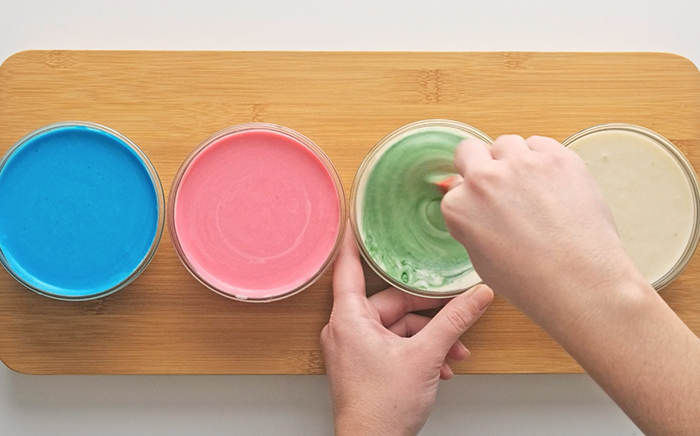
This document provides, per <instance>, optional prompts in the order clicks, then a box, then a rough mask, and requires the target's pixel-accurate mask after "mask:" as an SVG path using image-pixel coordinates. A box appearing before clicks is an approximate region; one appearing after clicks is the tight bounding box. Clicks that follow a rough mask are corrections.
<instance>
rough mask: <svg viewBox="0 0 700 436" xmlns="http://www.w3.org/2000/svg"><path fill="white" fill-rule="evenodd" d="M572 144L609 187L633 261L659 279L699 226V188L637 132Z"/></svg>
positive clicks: (667, 155)
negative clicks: (696, 206)
mask: <svg viewBox="0 0 700 436" xmlns="http://www.w3.org/2000/svg"><path fill="white" fill-rule="evenodd" d="M569 148H571V149H572V150H574V151H575V152H576V153H577V154H578V155H579V156H580V157H581V158H582V159H583V161H584V162H585V163H586V165H587V166H588V169H589V170H590V172H591V173H592V174H593V177H594V178H595V179H596V182H597V183H598V186H599V187H600V189H601V190H602V191H603V196H604V197H605V200H606V201H607V203H608V205H609V206H610V209H611V210H612V214H613V216H614V218H615V224H616V225H617V229H618V232H619V234H620V239H621V240H622V243H623V244H624V246H625V249H626V250H627V252H628V253H629V255H630V256H631V257H632V260H633V261H634V262H635V264H636V265H637V267H638V268H639V269H640V270H641V271H642V273H643V274H644V276H645V277H646V278H647V280H649V283H654V282H656V281H657V280H658V279H660V278H661V277H663V276H664V275H665V274H666V273H667V272H669V271H670V270H671V269H672V268H673V267H674V265H675V264H676V263H677V262H678V260H679V259H680V258H681V256H682V255H683V252H684V251H685V249H686V246H687V245H688V241H689V239H690V237H691V233H692V230H693V225H694V204H693V192H692V190H691V186H690V184H689V182H688V179H687V178H686V175H685V174H684V173H683V169H682V167H681V166H680V164H679V163H678V162H677V161H676V159H675V158H674V157H673V156H672V155H671V154H670V153H669V152H668V151H666V150H665V149H664V148H663V147H662V146H661V145H659V144H658V143H656V142H655V141H654V140H652V139H651V138H648V137H647V136H644V135H642V134H639V133H635V132H629V131H623V130H616V131H601V132H595V133H592V134H589V135H587V136H584V137H582V138H580V139H578V140H576V141H574V142H573V143H571V144H570V145H569Z"/></svg>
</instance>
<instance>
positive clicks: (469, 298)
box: [416, 285, 493, 356]
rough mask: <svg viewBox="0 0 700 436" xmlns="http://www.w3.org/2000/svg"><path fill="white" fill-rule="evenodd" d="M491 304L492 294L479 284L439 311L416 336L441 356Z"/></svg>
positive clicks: (488, 289)
mask: <svg viewBox="0 0 700 436" xmlns="http://www.w3.org/2000/svg"><path fill="white" fill-rule="evenodd" d="M491 301H493V291H492V290H491V288H489V287H488V286H486V285H478V286H475V287H474V288H472V289H470V290H469V291H467V292H465V293H464V294H462V295H459V296H458V297H455V298H454V299H453V300H452V301H450V302H449V303H447V305H446V306H445V307H443V308H442V310H440V312H438V314H437V315H435V317H434V318H433V319H432V320H431V321H430V322H429V323H428V325H426V326H425V327H424V328H423V330H421V331H420V332H419V333H418V334H417V335H416V336H417V337H421V338H420V340H421V341H423V342H424V343H425V344H426V345H425V346H426V348H431V349H433V350H435V352H437V353H439V354H440V355H441V356H446V355H447V352H448V351H449V350H450V348H451V347H452V345H454V343H455V342H457V341H458V340H459V338H460V336H462V335H463V334H464V332H466V331H467V330H468V329H469V327H471V326H472V324H474V323H475V322H476V320H477V319H479V317H480V316H481V315H482V314H483V313H484V312H485V311H486V308H487V307H488V305H489V304H491Z"/></svg>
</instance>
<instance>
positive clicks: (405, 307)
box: [321, 232, 493, 436]
mask: <svg viewBox="0 0 700 436" xmlns="http://www.w3.org/2000/svg"><path fill="white" fill-rule="evenodd" d="M333 296H334V303H333V312H332V313H331V317H330V321H329V323H328V325H326V327H325V328H324V329H323V331H322V332H321V345H322V346H323V354H324V357H325V361H326V370H327V372H328V377H329V381H330V386H331V394H332V398H333V407H334V414H335V423H336V434H337V435H340V436H342V435H346V434H347V435H353V436H362V435H365V434H367V435H376V434H382V435H402V436H404V435H414V434H417V433H418V431H420V429H421V428H422V427H423V425H425V422H426V421H427V420H428V416H429V414H430V411H431V409H432V406H433V404H434V403H435V398H436V394H437V387H438V381H439V380H440V379H443V380H447V379H450V378H451V377H452V376H453V372H452V369H451V368H450V365H449V363H448V362H447V360H446V359H448V358H449V359H453V360H457V361H461V360H464V359H466V358H467V357H468V356H469V351H468V350H467V348H466V347H465V346H464V345H463V344H462V343H461V342H460V341H459V338H460V336H462V334H464V332H465V331H466V330H467V329H468V328H469V327H470V326H471V325H472V324H473V323H474V322H475V321H476V320H477V319H478V318H479V317H480V316H481V315H482V314H483V313H484V311H485V310H486V308H487V307H488V305H489V304H490V303H491V301H492V300H493V291H491V289H490V288H489V287H487V286H485V285H480V286H477V287H475V288H473V289H472V290H470V291H468V292H466V293H464V294H462V295H460V296H458V297H456V298H454V299H453V300H451V301H450V302H449V303H447V305H445V307H444V308H443V309H442V310H441V311H440V312H438V314H437V315H436V316H435V317H434V318H433V319H432V320H431V319H430V318H428V317H425V316H421V315H417V314H415V313H412V312H414V311H417V310H424V309H430V308H436V307H440V306H443V305H444V304H445V301H446V300H437V299H426V298H419V297H415V296H412V295H409V294H406V293H404V292H402V291H399V290H397V289H394V288H389V289H387V290H385V291H382V292H379V293H378V294H375V295H372V296H371V297H369V298H367V297H366V296H365V282H364V275H363V272H362V266H361V264H360V257H359V253H358V250H357V246H356V245H355V241H354V240H353V238H352V234H351V233H350V232H348V234H346V237H345V241H344V244H343V247H342V248H341V251H340V254H339V256H338V259H337V260H336V263H335V270H334V274H333Z"/></svg>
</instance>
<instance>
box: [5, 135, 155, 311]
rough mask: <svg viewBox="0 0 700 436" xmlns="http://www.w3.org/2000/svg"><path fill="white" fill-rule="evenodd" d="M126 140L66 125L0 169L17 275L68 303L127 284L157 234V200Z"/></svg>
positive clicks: (9, 253) (9, 251)
mask: <svg viewBox="0 0 700 436" xmlns="http://www.w3.org/2000/svg"><path fill="white" fill-rule="evenodd" d="M159 188H160V186H158V188H157V187H156V186H155V185H154V183H153V181H152V180H151V178H150V176H149V173H148V170H147V167H146V166H145V164H144V162H143V161H142V159H141V158H140V157H139V156H138V155H137V154H136V153H135V152H134V151H133V150H132V149H131V148H130V147H129V146H128V145H127V144H126V143H125V142H124V141H122V140H121V139H120V138H118V137H116V136H114V135H112V134H109V133H107V132H103V131H101V130H98V129H94V128H90V127H85V126H65V127H59V128H57V129H54V130H50V131H47V132H44V133H41V134H39V135H38V136H35V137H33V138H31V139H29V140H28V141H27V142H25V143H24V144H23V145H21V146H20V147H19V148H17V149H16V150H15V151H14V152H13V154H12V156H10V158H9V159H8V160H7V162H6V164H5V166H4V167H3V168H2V170H0V249H1V250H2V253H3V255H4V256H5V259H6V261H7V263H8V265H9V267H10V269H11V270H12V271H13V272H14V274H15V275H16V276H18V277H19V278H20V279H21V280H22V281H24V282H25V283H26V284H28V285H30V286H31V287H34V288H37V289H39V290H41V291H44V292H46V293H49V294H53V295H55V296H58V297H61V298H89V297H91V296H96V295H99V294H101V293H103V292H106V291H108V290H110V289H111V288H113V287H115V286H117V285H119V284H120V283H122V282H123V281H124V280H125V279H126V278H128V277H129V276H130V275H131V274H132V273H133V272H134V271H135V270H136V269H137V268H138V267H139V265H140V264H141V262H142V261H143V260H144V258H145V257H146V256H147V255H148V253H149V250H150V249H151V246H152V244H153V243H154V240H155V239H156V232H157V231H158V196H157V189H159Z"/></svg>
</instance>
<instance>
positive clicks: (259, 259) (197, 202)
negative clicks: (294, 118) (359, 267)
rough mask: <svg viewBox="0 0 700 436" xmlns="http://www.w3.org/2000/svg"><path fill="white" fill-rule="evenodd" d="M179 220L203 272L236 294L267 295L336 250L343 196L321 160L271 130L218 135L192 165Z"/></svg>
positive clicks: (292, 283)
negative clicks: (340, 195) (340, 204)
mask: <svg viewBox="0 0 700 436" xmlns="http://www.w3.org/2000/svg"><path fill="white" fill-rule="evenodd" d="M174 210H175V213H174V224H175V229H176V233H177V237H178V238H179V242H180V245H181V247H182V250H183V252H184V254H185V256H186V258H187V260H188V261H189V263H190V264H191V266H192V267H193V269H194V270H196V271H197V272H198V273H199V275H200V277H201V278H203V279H204V280H205V281H206V282H208V283H209V284H210V285H211V286H213V287H214V288H216V289H218V290H220V291H221V292H224V293H227V294H230V295H232V296H235V297H237V298H263V299H264V298H269V297H274V296H276V295H280V294H284V293H286V292H290V291H291V290H294V289H295V288H297V287H298V286H300V285H302V284H304V283H305V282H307V281H308V280H309V279H310V278H312V277H313V276H314V274H315V273H316V272H317V271H318V270H319V269H320V268H321V267H322V266H323V264H324V263H325V262H326V260H327V259H328V256H329V255H330V254H331V252H332V250H333V247H334V245H335V242H336V238H337V236H338V232H339V228H340V209H339V203H338V194H337V192H336V188H335V185H334V183H333V179H332V178H331V175H330V173H329V171H328V169H327V168H326V167H325V166H324V164H323V162H322V161H321V160H320V159H319V158H318V157H317V156H316V155H315V154H314V153H313V152H312V151H311V150H309V149H308V148H307V147H306V146H304V144H302V143H300V142H299V141H297V140H296V139H294V138H291V137H289V136H286V135H284V134H281V133H277V132H273V131H269V130H248V131H242V132H235V133H232V134H229V135H227V136H224V137H222V138H219V139H217V140H216V141H214V142H212V143H211V144H209V146H208V147H206V148H205V149H204V150H202V151H201V152H200V153H199V154H198V155H197V156H196V157H195V158H194V160H193V161H192V162H191V163H190V165H189V167H188V168H187V170H186V171H185V173H184V175H183V177H182V180H181V182H180V185H179V187H178V192H177V197H176V202H175V209H174Z"/></svg>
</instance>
